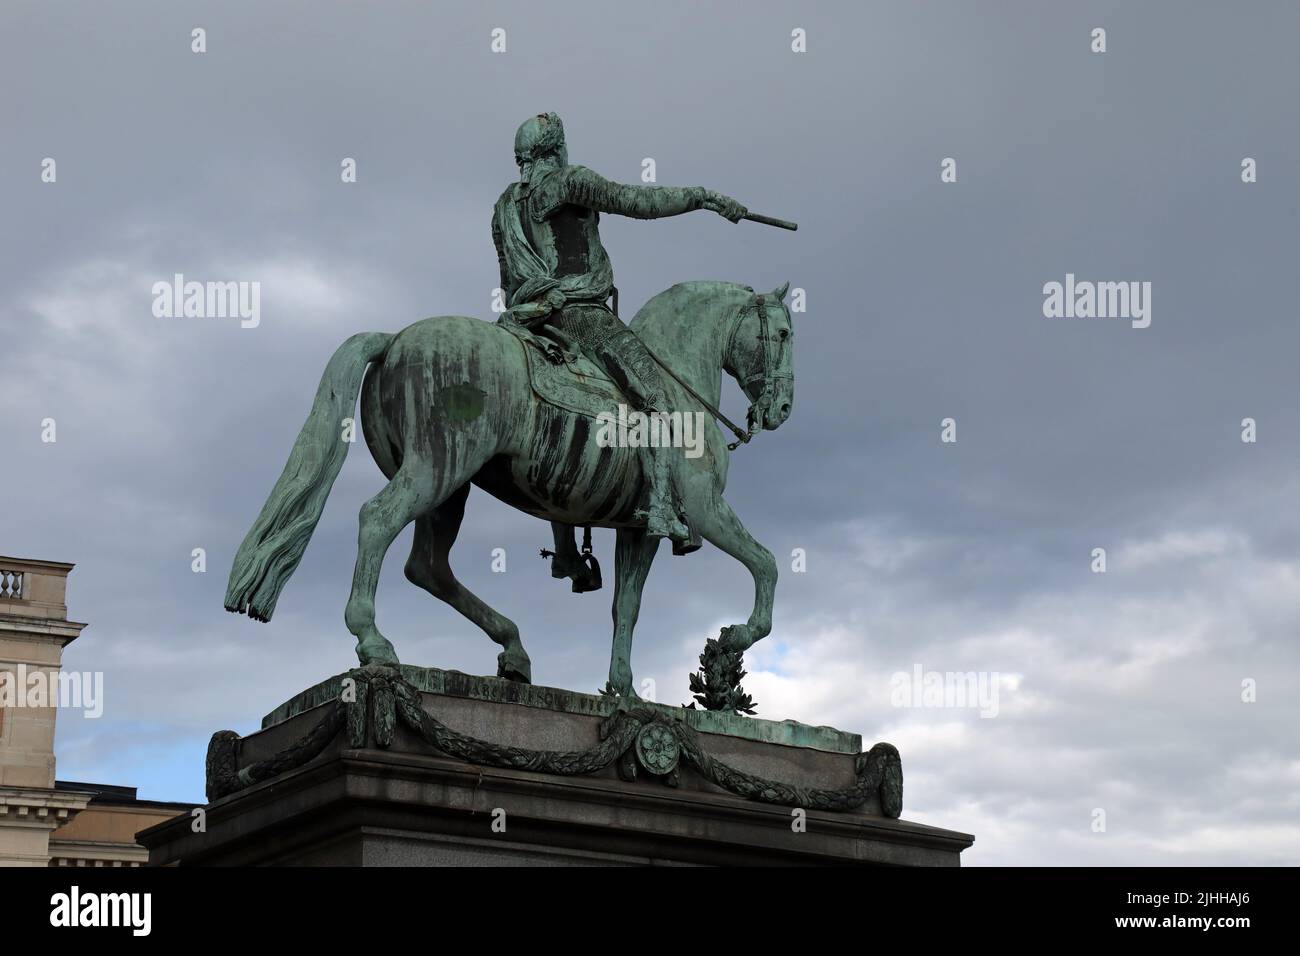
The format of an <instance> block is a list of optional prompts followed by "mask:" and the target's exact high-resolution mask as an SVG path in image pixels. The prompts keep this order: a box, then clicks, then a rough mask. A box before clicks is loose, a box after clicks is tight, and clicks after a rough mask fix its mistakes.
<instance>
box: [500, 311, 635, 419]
mask: <svg viewBox="0 0 1300 956" xmlns="http://www.w3.org/2000/svg"><path fill="white" fill-rule="evenodd" d="M498 324H499V325H500V326H501V328H503V329H505V330H506V331H507V332H509V333H510V334H511V335H513V336H514V337H515V338H517V339H519V341H520V344H522V345H523V347H524V357H525V360H526V362H527V365H528V384H529V386H530V387H531V388H532V390H533V394H534V395H536V396H537V397H538V398H539V399H540V400H541V401H543V402H546V403H547V404H548V405H554V406H556V407H557V408H563V409H565V410H566V411H570V412H575V413H577V414H579V415H584V416H586V417H587V418H592V419H594V418H596V417H597V416H598V415H600V414H601V413H604V414H607V415H608V414H609V413H611V412H613V411H616V410H617V408H618V406H619V404H620V403H622V404H628V399H627V396H626V395H624V394H623V391H622V389H620V388H619V387H618V384H617V383H616V382H615V381H614V380H613V379H612V378H610V377H609V374H608V373H607V372H606V371H605V370H604V369H603V368H601V367H600V366H599V365H597V364H596V363H595V362H593V361H592V360H591V359H589V358H587V356H586V355H585V354H584V353H583V352H582V350H581V349H580V348H577V347H576V346H568V347H566V346H565V345H562V344H560V343H559V342H557V341H555V340H554V339H550V338H545V337H543V336H540V335H538V334H536V333H535V332H530V331H529V330H528V329H526V328H524V327H523V326H520V325H517V324H515V323H511V322H498Z"/></svg>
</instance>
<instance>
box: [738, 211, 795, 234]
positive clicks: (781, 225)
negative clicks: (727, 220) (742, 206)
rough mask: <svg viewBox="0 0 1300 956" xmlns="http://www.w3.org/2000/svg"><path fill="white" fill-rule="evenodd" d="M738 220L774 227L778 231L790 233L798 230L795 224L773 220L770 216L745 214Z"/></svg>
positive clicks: (784, 220) (785, 220)
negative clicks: (784, 230) (783, 230)
mask: <svg viewBox="0 0 1300 956" xmlns="http://www.w3.org/2000/svg"><path fill="white" fill-rule="evenodd" d="M740 218H741V219H748V220H749V221H750V222H760V223H762V224H763V225H765V226H776V228H778V229H789V230H790V231H791V232H794V231H795V230H796V229H798V228H799V224H798V223H797V222H790V221H789V220H787V219H775V218H773V217H772V216H760V215H759V214H758V213H756V212H747V213H745V215H743V216H741V217H740Z"/></svg>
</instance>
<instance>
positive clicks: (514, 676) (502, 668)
mask: <svg viewBox="0 0 1300 956" xmlns="http://www.w3.org/2000/svg"><path fill="white" fill-rule="evenodd" d="M497 677H499V678H501V679H502V680H512V681H514V682H515V683H516V684H531V683H532V682H533V665H532V663H531V662H530V661H529V660H528V658H527V657H525V658H524V659H523V660H522V661H519V660H514V661H507V660H506V652H505V651H502V652H501V653H500V654H498V655H497Z"/></svg>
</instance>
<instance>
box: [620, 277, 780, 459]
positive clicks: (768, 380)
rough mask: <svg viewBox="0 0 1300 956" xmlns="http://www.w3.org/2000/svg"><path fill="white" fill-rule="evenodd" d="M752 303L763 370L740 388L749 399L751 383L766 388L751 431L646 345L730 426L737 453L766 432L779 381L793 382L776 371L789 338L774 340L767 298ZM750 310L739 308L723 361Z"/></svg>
mask: <svg viewBox="0 0 1300 956" xmlns="http://www.w3.org/2000/svg"><path fill="white" fill-rule="evenodd" d="M752 304H753V308H754V309H755V311H756V312H757V313H758V344H759V353H760V355H759V365H760V368H759V371H757V372H755V373H753V374H751V375H748V376H746V377H745V378H744V379H741V380H740V387H741V390H742V391H744V393H745V395H746V396H748V395H749V388H748V386H749V385H750V384H751V383H752V382H755V381H758V380H760V379H761V380H762V382H763V387H762V390H761V391H760V392H759V394H758V398H756V399H754V400H753V401H752V402H751V403H750V406H749V411H748V412H747V413H746V416H745V423H746V425H748V426H749V427H748V428H741V427H740V426H739V425H737V424H736V423H735V422H733V421H732V420H731V419H730V418H728V417H727V416H726V415H724V414H722V410H721V409H719V408H718V407H717V406H715V405H713V404H712V403H711V402H710V401H709V400H708V399H706V398H705V397H704V396H702V395H701V394H700V393H699V392H697V391H695V389H693V388H691V386H690V385H689V384H688V383H687V382H685V381H684V380H683V379H682V378H681V376H679V375H678V374H677V373H676V372H674V371H673V370H672V368H671V367H669V365H668V363H667V362H665V361H664V360H663V359H661V358H660V357H659V356H658V355H656V354H655V353H654V351H653V350H652V349H651V348H650V346H649V345H646V351H647V352H649V353H650V357H651V358H652V359H654V360H655V361H656V362H658V363H659V367H660V368H662V369H663V370H664V371H665V372H667V373H668V374H669V375H670V376H672V378H673V380H674V381H676V382H677V384H678V385H680V386H681V387H682V388H684V389H686V391H687V393H688V394H689V395H690V396H691V397H692V398H694V399H695V400H696V401H697V402H699V403H700V404H701V405H703V406H704V408H705V410H707V411H708V413H709V414H710V415H712V416H713V417H714V418H715V419H717V420H718V421H719V422H721V423H722V424H723V425H725V426H727V428H729V429H731V433H732V434H733V435H735V436H736V440H735V441H733V442H730V443H729V444H728V445H727V450H728V451H735V450H736V449H737V448H739V447H740V446H741V445H744V444H747V443H748V442H749V440H750V439H751V438H753V437H754V436H755V435H757V434H758V433H759V432H761V431H762V430H763V421H764V419H765V418H766V416H767V410H768V409H769V408H770V407H771V405H772V394H773V392H774V391H775V390H776V384H777V382H779V381H781V380H783V379H790V380H791V381H793V380H794V375H793V374H791V373H779V372H777V371H776V369H778V368H780V367H781V365H780V361H781V357H782V353H783V350H784V349H785V340H786V336H776V337H775V338H773V336H772V335H771V334H770V332H769V328H770V323H769V321H768V318H767V296H765V295H762V294H758V295H755V296H754V301H753V303H752ZM749 308H750V305H749V304H746V305H742V306H741V307H740V308H739V309H737V310H736V317H735V318H734V319H733V320H732V322H731V331H730V332H728V333H727V349H726V351H725V352H723V360H724V361H725V360H726V357H727V356H729V355H731V353H732V349H733V348H734V347H735V342H736V333H737V332H739V331H740V325H741V323H742V322H743V321H744V319H745V313H746V312H748V311H749ZM771 342H776V355H775V356H773V355H772V354H771V345H770V343H771ZM643 344H644V343H643Z"/></svg>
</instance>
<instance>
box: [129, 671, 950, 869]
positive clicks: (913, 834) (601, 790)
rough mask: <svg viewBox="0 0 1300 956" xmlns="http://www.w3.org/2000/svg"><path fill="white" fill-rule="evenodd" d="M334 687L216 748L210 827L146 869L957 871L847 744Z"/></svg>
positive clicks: (693, 720)
mask: <svg viewBox="0 0 1300 956" xmlns="http://www.w3.org/2000/svg"><path fill="white" fill-rule="evenodd" d="M352 673H353V675H355V674H358V673H359V672H352ZM346 678H348V675H339V677H335V678H332V679H330V680H329V681H325V682H323V683H322V684H320V685H318V686H316V687H314V688H311V689H310V690H308V691H305V692H303V693H302V694H299V695H298V696H297V697H295V698H294V699H292V700H290V701H288V702H287V703H285V704H284V705H282V706H281V707H279V708H277V709H276V710H275V711H274V712H273V713H272V714H270V715H268V716H267V718H266V719H265V720H264V721H263V729H262V730H261V731H259V732H258V733H255V734H252V735H250V736H249V737H246V738H243V739H239V738H237V737H235V735H233V734H230V733H228V732H223V733H222V734H218V735H217V736H216V737H214V739H213V746H212V749H211V750H210V752H209V791H210V792H209V796H210V798H213V797H215V799H213V802H212V803H211V804H209V806H208V812H207V819H206V825H207V831H206V832H205V833H194V832H193V830H192V827H191V821H190V820H189V818H179V819H177V820H175V821H169V822H167V823H163V824H160V825H159V826H156V827H152V828H150V829H148V830H145V831H143V832H141V833H140V834H139V836H138V838H139V840H140V842H141V843H142V844H143V845H144V846H146V847H147V848H148V849H149V862H150V864H151V865H250V864H269V865H290V864H294V865H354V866H383V865H403V866H441V865H511V866H517V865H591V864H601V865H644V864H665V865H669V864H687V865H691V864H704V865H746V864H750V865H753V864H760V865H761V864H795V865H798V864H843V863H847V864H854V863H856V864H901V865H937V866H955V865H958V864H959V861H960V853H961V851H962V850H963V849H965V848H966V847H968V846H970V845H971V843H972V841H973V838H972V837H971V836H969V835H967V834H963V833H956V832H952V831H949V830H942V829H937V828H934V827H928V826H922V825H920V824H915V823H908V822H905V821H903V820H899V819H894V818H891V817H890V816H888V815H886V813H888V812H889V811H890V807H889V806H886V807H885V808H884V810H883V811H882V806H881V804H882V795H883V802H884V803H886V804H892V803H894V802H895V799H894V796H893V794H894V792H895V791H894V790H893V789H890V788H891V787H894V786H895V785H896V788H897V794H898V796H899V797H900V798H901V770H900V769H899V767H898V758H897V753H896V751H894V750H893V748H890V747H888V745H880V746H878V747H877V748H873V750H872V751H871V752H870V753H869V754H862V753H861V741H860V739H859V738H858V736H857V735H856V734H846V733H842V732H840V731H836V730H833V729H831V728H826V727H808V726H806V725H803V724H798V723H795V722H792V721H784V722H777V721H768V720H759V719H755V718H742V717H737V716H733V715H721V714H716V713H709V712H704V711H691V710H685V709H683V708H679V707H667V706H663V705H641V704H638V705H636V707H635V708H634V709H632V710H629V709H628V708H627V705H626V704H622V705H620V704H619V703H618V702H616V701H615V700H613V699H611V698H606V697H601V696H596V695H589V694H578V693H573V692H570V691H562V690H556V689H554V688H546V687H535V686H529V685H521V684H516V683H512V682H509V681H502V680H497V679H495V678H481V677H470V676H467V675H464V674H458V673H456V672H450V671H441V670H436V669H432V668H414V667H407V666H403V667H402V668H401V686H399V687H398V693H397V695H396V696H397V698H398V702H397V705H396V714H397V717H396V719H394V718H393V717H391V716H389V717H388V718H387V720H385V718H384V716H383V715H384V714H385V713H387V714H390V715H391V714H392V713H393V712H394V707H393V703H392V694H391V691H390V690H389V689H387V688H388V687H389V685H387V684H384V683H382V682H381V683H380V684H371V685H369V686H365V682H364V681H363V682H362V685H363V686H362V687H361V688H360V692H359V696H360V700H355V699H353V700H351V701H349V702H348V703H347V704H344V703H340V699H341V695H342V700H344V701H348V698H349V694H351V695H353V697H354V698H355V697H356V696H357V695H358V694H357V688H356V687H352V688H351V689H350V688H349V683H348V682H347V680H346ZM403 688H407V690H403ZM403 694H406V695H407V701H408V704H409V705H408V706H407V707H406V709H405V710H403V703H402V697H403ZM417 702H418V703H417ZM421 712H423V716H420V713H421ZM361 718H366V720H365V723H364V726H363V721H362V719H361ZM431 740H435V741H437V742H438V744H439V745H440V746H441V747H443V748H445V749H441V750H440V749H438V747H435V746H434V745H432V744H431V743H430V741H431ZM679 743H680V746H678V744H679ZM597 752H600V753H601V756H600V757H599V759H595V760H593V759H591V757H590V755H591V754H594V753H597ZM451 754H459V755H460V756H459V757H458V756H455V755H451ZM466 755H468V756H469V757H470V759H477V760H480V761H487V764H486V765H485V764H484V763H482V762H478V763H475V762H469V760H467V759H461V757H464V756H466ZM576 757H583V759H584V760H585V761H586V763H583V762H582V761H581V760H574V759H570V758H576ZM579 763H582V765H583V766H584V767H585V766H587V765H588V764H599V766H597V768H596V769H594V770H591V771H589V772H588V771H587V770H583V769H577V765H578V764H579ZM670 763H671V764H672V766H671V767H670V766H669V764H670ZM538 767H541V768H542V769H538ZM286 768H287V769H286ZM647 768H650V769H647ZM557 769H558V770H560V771H561V772H548V771H554V770H557ZM651 769H653V770H655V771H660V772H653V773H652V772H650V770H651ZM714 780H721V781H722V782H723V784H725V786H726V787H728V788H731V789H732V790H736V791H738V792H744V793H746V794H749V796H750V798H746V797H745V796H738V795H737V794H736V793H733V792H728V789H724V787H723V786H719V785H717V784H715V782H712V781H714ZM756 781H757V783H756ZM764 781H771V782H772V786H770V787H768V786H767V785H766V784H764V783H763V782H764ZM783 784H788V785H790V786H782V785H783ZM224 791H231V792H226V793H225V795H220V794H222V793H223V792H224ZM846 794H848V795H850V796H852V795H854V794H856V795H857V796H856V798H857V801H858V802H859V803H860V805H859V806H856V807H855V808H852V809H817V808H816V807H817V806H830V805H836V806H838V805H840V804H841V803H842V802H843V801H844V800H845V799H846V798H845V795H846ZM781 800H787V802H793V804H794V805H793V806H789V805H781V803H780V802H779V801H781ZM848 802H849V803H852V802H853V800H851V799H850V800H849V801H848ZM893 812H895V813H896V812H897V810H896V808H894V810H893Z"/></svg>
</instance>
